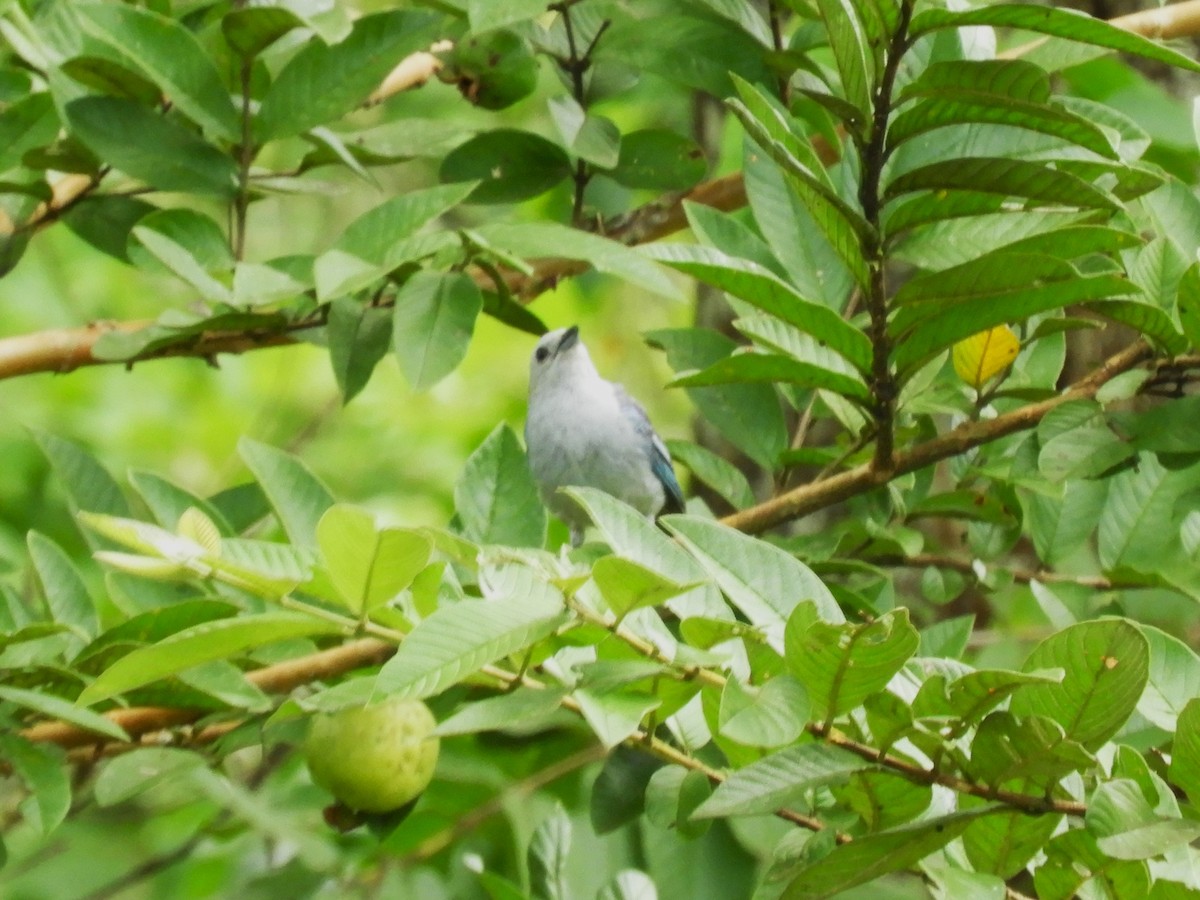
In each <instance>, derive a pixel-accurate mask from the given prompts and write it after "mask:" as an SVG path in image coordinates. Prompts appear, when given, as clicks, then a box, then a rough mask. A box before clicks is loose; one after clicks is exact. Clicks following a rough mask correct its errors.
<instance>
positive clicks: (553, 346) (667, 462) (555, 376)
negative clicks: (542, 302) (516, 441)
mask: <svg viewBox="0 0 1200 900" xmlns="http://www.w3.org/2000/svg"><path fill="white" fill-rule="evenodd" d="M525 446H526V450H527V454H528V457H529V468H530V470H531V471H532V472H533V478H534V481H536V482H537V485H538V491H539V493H540V494H541V497H542V502H543V503H544V504H545V505H546V507H547V508H548V509H549V510H550V511H551V512H552V513H554V514H555V515H556V516H558V517H559V518H560V519H562V520H563V521H564V522H565V523H566V524H567V526H568V527H569V528H570V530H571V546H572V547H578V546H580V544H582V543H583V535H584V529H585V528H586V527H587V524H588V520H587V517H586V515H585V514H584V511H583V510H582V509H581V508H580V507H579V506H578V504H576V503H575V502H573V501H572V500H571V499H570V498H569V497H567V496H565V495H563V494H560V493H559V492H558V489H559V488H562V487H567V486H581V487H591V488H596V489H598V490H601V491H604V492H605V493H607V494H610V495H612V496H613V497H615V498H617V499H618V500H621V501H623V502H625V503H628V504H629V505H630V506H632V507H633V508H634V509H636V510H637V511H638V512H640V513H641V514H642V515H644V516H646V518H648V519H650V520H651V521H653V520H654V519H655V518H656V517H657V516H658V515H659V513H662V512H683V511H684V500H683V491H682V490H680V487H679V480H678V479H677V478H676V477H675V469H674V467H673V466H672V465H671V456H670V454H669V453H668V452H667V448H666V445H665V444H663V442H662V439H661V438H659V436H658V435H657V434H656V433H655V432H654V427H653V426H652V425H651V424H650V419H649V417H648V416H647V415H646V411H645V410H644V409H643V408H642V407H641V405H640V404H639V403H638V402H637V401H636V400H634V399H633V398H632V397H630V396H629V394H628V393H627V392H626V391H625V388H623V387H622V386H621V385H619V384H615V383H613V382H611V381H606V380H604V379H603V378H601V377H600V373H599V372H597V371H596V366H595V364H593V362H592V358H591V356H590V355H589V354H588V351H587V347H585V346H584V344H583V342H582V341H581V340H580V339H579V327H578V326H576V325H572V326H571V327H570V328H559V329H557V330H555V331H551V332H548V333H547V334H544V335H542V337H541V339H540V340H539V341H538V343H537V346H536V347H535V348H534V350H533V355H532V356H531V357H530V361H529V412H528V416H527V417H526V420H525Z"/></svg>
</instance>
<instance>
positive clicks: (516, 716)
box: [435, 688, 567, 737]
mask: <svg viewBox="0 0 1200 900" xmlns="http://www.w3.org/2000/svg"><path fill="white" fill-rule="evenodd" d="M566 693H567V691H566V690H565V689H554V688H547V689H546V690H542V691H514V692H513V693H509V694H500V695H498V696H496V697H487V698H485V699H483V700H477V701H475V702H474V703H470V704H467V705H466V706H464V707H462V708H461V709H460V710H459V711H458V712H456V713H454V714H453V715H452V716H450V717H449V718H447V719H443V720H442V721H441V722H440V723H439V724H438V727H437V728H436V729H435V733H436V734H438V735H440V736H442V737H447V736H449V735H454V734H476V733H478V732H480V731H504V732H510V733H511V732H514V731H516V732H518V733H522V732H524V731H525V730H527V729H536V728H539V727H540V726H542V725H543V724H544V723H547V722H548V721H549V720H550V719H551V718H552V717H554V716H555V714H557V713H558V712H559V710H560V707H559V704H560V703H561V702H562V698H563V697H564V696H566Z"/></svg>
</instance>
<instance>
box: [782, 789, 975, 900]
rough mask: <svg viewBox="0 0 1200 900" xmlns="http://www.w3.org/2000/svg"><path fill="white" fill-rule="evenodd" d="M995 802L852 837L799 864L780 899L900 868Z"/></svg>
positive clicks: (825, 892) (823, 892) (824, 891)
mask: <svg viewBox="0 0 1200 900" xmlns="http://www.w3.org/2000/svg"><path fill="white" fill-rule="evenodd" d="M994 812H996V807H995V806H984V807H979V808H977V809H972V810H960V811H959V812H955V813H950V814H949V815H945V816H938V817H936V818H932V819H923V820H922V821H920V822H914V823H912V824H910V825H902V826H900V827H898V828H891V829H888V830H886V831H879V832H876V833H874V834H868V835H865V836H862V837H858V838H855V839H854V840H853V841H850V842H849V843H848V844H842V845H840V846H838V847H835V848H834V849H833V850H832V851H831V852H830V853H829V854H828V855H827V856H824V857H822V858H820V859H818V860H816V861H815V862H812V863H810V864H809V865H807V866H805V867H804V868H803V869H802V870H801V871H800V874H799V875H797V876H796V877H795V878H794V879H793V880H792V881H791V882H790V883H789V884H788V886H787V888H786V889H785V890H784V892H783V894H782V897H783V898H784V900H800V898H804V897H828V896H830V895H832V894H836V893H839V892H841V891H845V890H849V889H850V888H852V887H855V886H856V885H860V884H866V883H867V882H869V881H874V880H875V879H876V878H879V877H880V876H882V875H886V874H888V873H889V872H897V871H902V870H904V869H907V868H909V867H910V866H912V865H914V864H916V863H917V862H919V861H920V860H922V859H924V858H925V857H927V856H929V855H930V854H932V853H934V852H936V851H938V850H940V849H941V848H942V847H945V846H946V845H947V844H949V843H950V842H951V841H953V840H954V839H955V838H957V837H958V836H959V835H960V834H962V833H963V831H965V830H966V828H967V826H968V825H970V824H971V822H973V821H974V820H976V819H979V818H981V817H983V816H988V815H991V814H993V813H994Z"/></svg>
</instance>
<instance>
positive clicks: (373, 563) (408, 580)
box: [317, 504, 432, 616]
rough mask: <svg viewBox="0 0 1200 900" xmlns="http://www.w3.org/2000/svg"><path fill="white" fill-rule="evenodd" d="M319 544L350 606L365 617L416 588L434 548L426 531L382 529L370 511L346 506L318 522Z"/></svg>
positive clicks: (336, 582)
mask: <svg viewBox="0 0 1200 900" xmlns="http://www.w3.org/2000/svg"><path fill="white" fill-rule="evenodd" d="M317 545H318V546H319V547H320V549H321V556H322V557H324V559H325V564H326V566H327V567H328V568H329V577H330V579H331V580H332V581H333V584H334V586H335V587H336V588H337V589H338V593H340V594H341V596H342V599H343V600H344V601H345V603H346V607H347V608H348V609H349V610H350V611H351V612H352V613H354V614H355V615H361V616H365V615H367V614H369V613H370V612H371V611H372V610H374V609H375V608H376V607H378V606H382V605H384V604H385V603H387V602H388V601H389V600H391V599H393V598H394V597H395V596H396V595H397V594H399V593H400V592H401V591H402V590H404V589H405V588H407V587H408V586H409V585H410V584H412V582H413V579H414V578H416V577H417V574H418V573H419V572H420V571H421V570H422V569H424V568H425V566H426V564H427V563H428V562H429V554H430V552H431V550H432V547H431V545H430V543H429V539H428V538H427V537H425V536H424V535H422V534H421V533H420V532H417V531H410V530H407V529H400V528H382V529H381V528H378V527H377V526H376V525H375V518H374V516H372V515H371V514H370V513H368V512H366V511H365V510H362V509H358V508H356V507H353V506H345V505H340V504H339V505H336V506H331V507H330V508H329V509H328V510H326V511H325V514H324V515H323V516H321V520H320V521H319V522H318V523H317Z"/></svg>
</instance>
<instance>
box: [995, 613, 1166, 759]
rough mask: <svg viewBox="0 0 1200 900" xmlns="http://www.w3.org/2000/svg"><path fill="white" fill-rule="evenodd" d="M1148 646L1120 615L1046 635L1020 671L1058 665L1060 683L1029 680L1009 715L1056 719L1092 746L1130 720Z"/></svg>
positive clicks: (1145, 673) (1140, 687)
mask: <svg viewBox="0 0 1200 900" xmlns="http://www.w3.org/2000/svg"><path fill="white" fill-rule="evenodd" d="M1149 658H1150V650H1149V644H1148V643H1147V641H1146V638H1145V637H1143V635H1142V633H1141V632H1140V631H1138V630H1137V629H1136V628H1135V627H1134V626H1133V625H1131V624H1129V623H1128V622H1126V621H1124V620H1121V619H1102V620H1099V621H1094V622H1081V623H1079V624H1078V625H1072V626H1071V627H1070V628H1066V629H1064V630H1062V631H1060V632H1058V633H1056V634H1053V635H1051V636H1050V637H1048V638H1046V639H1045V640H1044V641H1042V642H1041V643H1040V644H1038V646H1037V647H1035V648H1034V650H1033V652H1032V653H1031V654H1029V658H1028V659H1026V660H1025V665H1024V666H1023V667H1022V669H1023V671H1025V672H1034V671H1037V670H1039V669H1051V668H1061V669H1062V670H1063V671H1064V672H1065V676H1064V678H1063V680H1062V682H1061V683H1059V684H1033V685H1028V686H1026V687H1024V688H1022V689H1021V690H1020V691H1018V692H1017V694H1016V695H1015V696H1014V697H1013V698H1012V702H1011V704H1010V707H1009V708H1010V709H1011V710H1012V712H1013V714H1014V715H1018V716H1024V715H1041V716H1048V717H1049V718H1051V719H1053V720H1055V721H1056V722H1058V723H1059V724H1060V725H1062V727H1063V728H1064V729H1065V730H1066V735H1067V737H1068V738H1070V739H1071V740H1074V741H1077V742H1079V743H1080V744H1082V745H1083V746H1084V747H1087V748H1089V749H1093V750H1094V749H1096V748H1097V747H1099V746H1100V745H1102V744H1103V743H1104V742H1105V741H1106V740H1108V739H1109V738H1111V737H1112V736H1113V735H1114V734H1116V733H1117V731H1119V730H1120V728H1121V726H1122V725H1124V724H1125V721H1126V720H1127V719H1128V718H1129V716H1130V714H1131V713H1132V712H1133V710H1134V708H1135V707H1136V706H1137V703H1138V699H1139V698H1140V697H1141V695H1142V691H1143V690H1144V689H1145V687H1146V680H1147V677H1148V669H1149Z"/></svg>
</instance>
